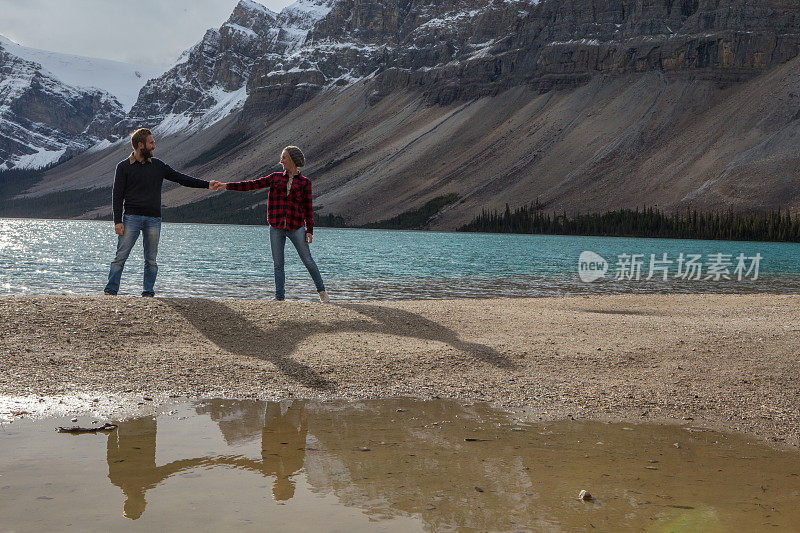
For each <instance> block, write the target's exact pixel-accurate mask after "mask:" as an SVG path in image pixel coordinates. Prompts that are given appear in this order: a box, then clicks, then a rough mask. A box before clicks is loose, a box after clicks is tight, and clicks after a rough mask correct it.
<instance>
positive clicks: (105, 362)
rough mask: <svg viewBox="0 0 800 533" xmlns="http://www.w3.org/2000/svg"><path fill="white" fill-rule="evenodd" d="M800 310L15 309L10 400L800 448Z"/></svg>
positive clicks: (17, 305) (793, 306)
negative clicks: (253, 401)
mask: <svg viewBox="0 0 800 533" xmlns="http://www.w3.org/2000/svg"><path fill="white" fill-rule="evenodd" d="M798 308H800V295H772V294H770V295H652V294H648V295H615V296H585V297H560V298H538V299H474V300H473V299H469V300H468V299H463V300H434V301H431V300H426V301H392V302H364V303H343V304H332V305H323V304H319V303H316V302H292V301H286V302H274V301H266V300H215V299H144V298H133V297H116V298H113V297H75V296H29V297H3V298H0V369H2V370H0V395H6V396H24V397H26V398H29V399H30V398H33V399H36V398H43V399H50V398H51V397H56V398H59V397H68V398H71V399H72V400H71V401H74V400H75V397H76V396H79V397H80V398H81V399H82V401H85V402H86V405H87V407H91V406H92V405H93V404H92V399H94V398H97V399H98V400H99V402H97V404H96V405H103V406H109V405H111V404H115V405H119V404H125V403H126V402H127V403H128V404H130V405H131V406H133V407H134V408H136V404H137V403H139V402H142V401H144V400H143V398H144V397H145V396H146V397H148V398H153V400H154V402H155V403H157V402H158V401H159V400H163V399H165V398H167V397H168V396H169V395H180V396H188V397H230V398H245V397H247V398H259V399H265V400H274V399H280V398H288V397H295V398H322V399H325V398H343V399H361V398H382V397H395V396H413V397H418V398H434V397H441V398H455V399H460V400H464V401H470V402H472V401H488V402H491V403H493V404H495V405H497V406H501V407H505V408H509V409H513V410H515V411H517V412H522V413H524V414H525V415H526V417H528V418H530V419H531V420H539V419H543V420H554V419H564V418H575V419H596V420H610V421H626V422H637V421H638V422H657V423H661V422H664V423H679V424H690V425H694V426H706V427H712V428H715V429H719V430H722V431H733V432H743V433H747V434H750V435H757V436H759V437H760V438H763V439H765V440H767V441H769V442H771V443H773V444H778V445H789V446H794V447H796V446H799V445H800V431H799V430H798V427H800V407H798V405H800V361H799V359H800V311H798ZM109 398H110V399H111V400H109ZM79 403H80V401H79V402H78V404H79ZM146 403H147V404H149V402H146ZM8 405H9V404H8V403H7V404H6V407H5V408H6V411H8V410H9V407H8Z"/></svg>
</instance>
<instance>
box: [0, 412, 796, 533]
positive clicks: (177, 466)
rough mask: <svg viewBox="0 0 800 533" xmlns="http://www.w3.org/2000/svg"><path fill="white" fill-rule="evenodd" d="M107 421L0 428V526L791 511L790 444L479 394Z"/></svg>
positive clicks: (488, 523)
mask: <svg viewBox="0 0 800 533" xmlns="http://www.w3.org/2000/svg"><path fill="white" fill-rule="evenodd" d="M142 409H143V410H146V409H147V406H144V407H143V408H142ZM96 420H98V417H87V416H82V417H80V418H79V419H78V422H77V424H79V425H81V426H88V425H91V424H92V423H93V422H94V421H96ZM101 421H102V419H101ZM117 423H118V428H117V429H114V430H112V431H108V432H101V433H96V434H79V435H75V434H64V433H56V432H54V431H53V429H54V427H55V426H73V425H75V424H73V423H72V422H70V418H69V417H67V418H58V419H45V420H39V421H31V420H29V419H17V420H16V421H14V422H13V423H11V424H8V423H7V424H0V531H2V532H6V531H64V530H70V531H72V530H74V531H128V530H132V531H179V530H180V531H188V530H194V531H264V530H269V531H292V532H295V531H311V532H315V533H317V532H328V531H341V532H353V531H398V532H404V533H405V532H409V531H648V532H667V531H708V532H720V531H731V532H739V531H797V526H798V524H800V509H799V508H798V506H797V497H798V494H800V460H798V459H800V457H798V453H797V452H796V451H780V450H775V449H771V448H769V447H766V446H764V445H763V444H761V443H759V442H757V441H751V440H749V439H748V438H746V437H744V436H740V435H725V434H720V433H716V432H712V431H708V430H706V429H704V428H700V427H694V426H653V425H631V424H605V423H601V422H586V421H572V420H566V421H561V422H547V423H544V422H538V423H531V422H526V421H524V420H520V419H518V418H516V417H515V416H513V415H511V414H509V413H506V412H503V411H498V410H495V409H492V408H491V407H488V406H486V405H484V404H460V403H457V402H453V401H444V400H437V401H430V402H423V401H416V400H410V399H389V400H376V401H364V402H349V403H347V402H338V401H331V402H319V401H316V402H315V401H300V400H294V401H282V402H261V401H255V400H222V399H219V400H203V401H194V402H179V403H176V404H174V405H170V406H167V407H166V408H162V409H160V410H158V411H157V412H143V413H141V414H139V415H134V416H130V417H128V418H126V419H123V420H121V421H117ZM581 490H587V491H588V492H589V493H590V494H591V495H592V499H591V500H590V501H581V500H579V499H578V493H579V491H581Z"/></svg>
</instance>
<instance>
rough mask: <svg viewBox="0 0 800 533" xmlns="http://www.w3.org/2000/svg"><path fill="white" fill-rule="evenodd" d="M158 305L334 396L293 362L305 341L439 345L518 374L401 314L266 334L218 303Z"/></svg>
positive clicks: (234, 349) (371, 314) (363, 308)
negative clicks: (366, 337) (375, 339)
mask: <svg viewBox="0 0 800 533" xmlns="http://www.w3.org/2000/svg"><path fill="white" fill-rule="evenodd" d="M162 301H163V302H164V303H166V304H168V305H170V306H171V307H172V308H174V309H175V310H176V311H178V312H179V313H180V314H181V315H182V316H183V317H184V318H186V320H188V321H189V322H190V323H191V324H192V325H193V326H194V327H195V328H197V330H198V331H200V333H202V334H203V335H205V336H206V338H208V339H209V340H210V341H211V342H213V343H214V344H216V345H217V346H219V347H220V348H222V349H223V350H226V351H228V352H231V353H233V354H235V355H240V356H245V357H255V358H258V359H263V360H266V361H270V362H272V363H273V364H274V365H275V366H276V367H277V368H278V369H279V370H280V371H281V372H283V373H284V374H285V375H286V376H288V377H290V378H292V379H295V380H297V381H299V382H300V383H302V384H303V385H305V386H306V387H309V388H312V389H317V390H333V389H335V383H334V382H332V381H329V380H327V379H325V378H324V377H322V376H320V375H319V374H318V373H317V372H316V371H315V370H314V369H312V368H310V367H308V366H307V365H304V364H303V363H300V362H299V361H296V360H295V359H293V358H292V354H293V353H294V352H295V350H296V348H297V346H298V345H300V344H301V343H302V342H304V341H305V340H306V339H308V338H309V337H311V336H313V335H318V334H326V333H330V334H332V333H341V332H358V333H376V334H385V335H396V336H402V337H410V338H416V339H420V340H431V341H436V342H443V343H446V344H449V345H450V346H452V347H453V348H455V349H456V350H459V351H461V352H463V353H466V354H468V355H470V356H471V357H474V358H475V359H478V360H480V361H483V362H485V363H488V364H491V365H494V366H496V367H498V368H503V369H507V370H514V369H517V368H519V365H518V364H517V363H515V362H514V361H512V360H511V359H509V358H508V357H506V356H504V355H502V354H500V353H498V352H497V350H495V349H494V348H492V347H490V346H485V345H483V344H478V343H472V342H466V341H464V340H461V339H460V338H459V337H458V335H457V334H456V333H455V332H454V331H453V330H451V329H448V328H446V327H444V326H442V325H441V324H438V323H436V322H434V321H432V320H429V319H427V318H424V317H421V316H419V315H417V314H415V313H411V312H409V311H405V310H403V309H395V308H392V307H383V306H380V305H372V304H359V303H349V304H340V305H338V307H341V308H344V309H348V310H350V311H354V312H356V313H358V314H359V315H360V316H359V317H352V318H350V317H348V318H343V319H334V320H329V321H326V322H321V321H315V320H309V319H302V320H300V319H291V318H289V319H275V321H274V323H273V324H270V327H269V328H268V329H263V328H262V326H261V325H258V324H256V323H255V322H253V321H251V320H249V319H248V318H246V317H245V316H243V315H242V314H241V313H239V312H237V311H234V310H233V309H231V308H230V307H228V306H227V305H225V304H224V303H221V302H219V301H215V300H208V299H204V298H164V299H162ZM280 305H286V304H280Z"/></svg>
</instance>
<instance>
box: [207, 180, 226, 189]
mask: <svg viewBox="0 0 800 533" xmlns="http://www.w3.org/2000/svg"><path fill="white" fill-rule="evenodd" d="M208 188H209V189H211V190H212V191H224V190H225V189H226V184H225V183H222V182H221V181H217V180H211V181H210V182H209V183H208Z"/></svg>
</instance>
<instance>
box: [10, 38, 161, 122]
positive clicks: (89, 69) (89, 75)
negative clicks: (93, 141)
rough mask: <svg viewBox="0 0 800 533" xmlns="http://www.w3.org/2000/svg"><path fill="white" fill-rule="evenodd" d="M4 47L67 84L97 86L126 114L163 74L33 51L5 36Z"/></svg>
mask: <svg viewBox="0 0 800 533" xmlns="http://www.w3.org/2000/svg"><path fill="white" fill-rule="evenodd" d="M0 46H2V47H3V48H4V49H5V50H6V52H7V53H9V54H11V55H14V56H17V57H19V58H21V59H24V60H26V61H31V62H33V63H37V64H39V65H41V67H42V68H43V69H44V70H46V71H47V72H49V73H50V74H52V75H53V76H54V77H55V78H57V79H59V80H61V81H62V82H64V83H65V84H67V85H71V86H73V87H93V88H95V89H101V90H103V91H106V92H108V93H111V94H112V95H113V96H114V98H116V99H117V100H119V102H120V103H121V104H122V107H123V109H124V110H125V111H126V112H127V111H129V110H130V109H131V107H133V104H134V103H136V99H137V98H138V97H139V90H140V89H141V88H142V87H143V86H144V84H145V83H146V82H147V80H149V79H150V78H153V77H155V76H158V75H159V74H161V70H159V69H155V68H152V67H143V66H140V65H132V64H130V63H122V62H120V61H111V60H108V59H98V58H96V57H84V56H76V55H71V54H61V53H58V52H50V51H47V50H39V49H36V48H29V47H27V46H22V45H19V44H17V43H15V42H13V41H11V40H9V39H6V38H5V37H3V36H2V35H0Z"/></svg>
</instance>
